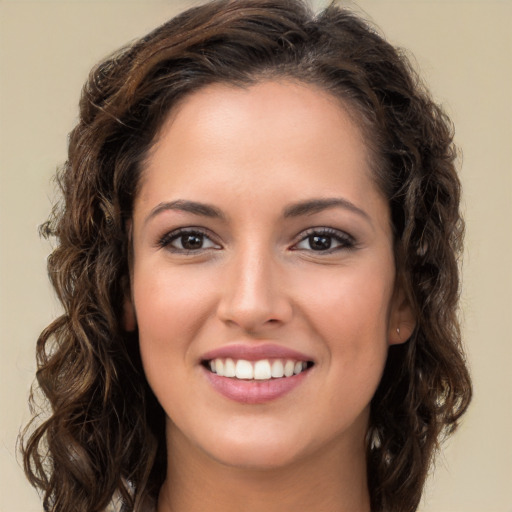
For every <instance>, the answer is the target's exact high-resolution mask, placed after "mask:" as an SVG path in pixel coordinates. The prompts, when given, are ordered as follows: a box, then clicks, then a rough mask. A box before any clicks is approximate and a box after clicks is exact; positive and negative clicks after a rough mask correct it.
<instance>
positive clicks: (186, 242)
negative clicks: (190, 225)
mask: <svg viewBox="0 0 512 512" xmlns="http://www.w3.org/2000/svg"><path fill="white" fill-rule="evenodd" d="M181 245H182V247H183V248H184V249H189V250H192V249H200V248H201V247H202V245H203V235H198V234H195V233H189V234H186V235H182V237H181Z"/></svg>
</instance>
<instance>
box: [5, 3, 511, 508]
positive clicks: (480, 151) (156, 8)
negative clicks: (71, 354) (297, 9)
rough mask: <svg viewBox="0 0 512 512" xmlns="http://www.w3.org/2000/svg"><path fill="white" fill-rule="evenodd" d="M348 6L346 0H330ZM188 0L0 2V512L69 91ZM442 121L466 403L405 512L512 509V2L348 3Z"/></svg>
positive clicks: (24, 392) (68, 117)
mask: <svg viewBox="0 0 512 512" xmlns="http://www.w3.org/2000/svg"><path fill="white" fill-rule="evenodd" d="M341 3H342V4H346V5H350V6H354V4H353V3H351V2H350V3H349V2H341ZM190 4H191V3H190V1H188V2H185V1H171V0H167V1H164V0H145V1H141V0H67V1H66V0H62V1H50V0H40V1H25V0H0V350H1V355H0V379H1V380H0V399H1V402H0V512H36V511H40V510H41V505H40V502H39V498H38V496H37V494H36V493H35V491H34V490H33V489H32V488H31V487H30V486H29V485H28V483H27V482H26V481H25V479H24V476H23V472H22V470H21V468H20V465H19V463H18V462H17V461H16V436H17V434H18V430H19V428H20V425H21V424H23V423H25V422H26V421H27V420H28V418H29V412H28V407H27V397H28V392H29V387H30V384H31V383H32V381H33V378H34V371H35V360H34V348H35V340H36V338H37V336H38V334H39V332H40V331H41V330H42V328H44V327H45V326H46V325H47V324H48V323H49V322H50V321H51V320H52V319H53V318H54V317H55V316H56V315H57V314H58V312H59V305H58V304H57V303H56V301H55V298H54V295H53V292H52V291H51V289H50V287H49V284H48V282H47V278H46V268H45V265H46V257H47V255H48V253H49V251H50V249H51V246H50V244H49V243H48V242H46V241H42V240H40V239H39V237H38V232H37V227H38V225H39V224H40V223H41V222H42V221H44V220H45V218H46V217H47V215H48V213H49V211H50V208H51V202H52V200H53V199H54V197H55V193H54V187H53V185H52V184H51V176H52V175H53V174H54V171H55V169H56V167H57V166H58V165H59V164H62V163H63V162H64V160H65V159H66V143H67V134H68V132H69V131H70V130H71V129H72V127H73V125H74V123H75V120H76V115H77V103H78V98H79V93H80V88H81V86H82V84H83V82H84V81H85V79H86V77H87V73H88V71H89V69H90V68H91V67H92V66H93V65H94V64H95V63H96V62H97V61H98V60H99V59H101V58H102V57H104V56H105V55H107V54H108V53H110V52H111V51H113V50H114V49H116V48H118V47H119V46H121V45H123V44H124V43H126V42H128V41H130V40H132V39H134V38H135V37H138V36H141V35H143V34H145V33H146V32H147V31H149V30H150V29H152V28H153V27H155V26H156V25H158V24H160V23H162V22H164V21H165V20H167V19H168V18H169V17H170V16H171V15H173V14H175V13H176V12H178V11H179V10H181V9H182V8H183V7H184V6H185V5H190ZM356 9H358V10H360V11H363V12H365V13H366V14H367V16H368V17H369V18H370V19H372V20H373V21H374V22H375V23H376V24H377V25H378V26H379V27H380V28H381V29H382V32H383V33H384V34H385V35H386V36H387V37H388V39H389V40H390V41H391V42H392V43H394V44H398V45H399V46H403V47H405V48H407V49H408V50H410V51H411V53H412V54H413V55H414V57H415V62H416V67H417V68H418V69H419V70H420V73H421V74H422V76H423V77H424V78H425V80H426V81H427V83H428V84H429V85H430V87H431V90H432V92H433V95H434V97H435V98H436V99H437V100H438V102H440V103H442V104H443V105H444V106H445V108H446V110H447V111H448V113H449V114H450V115H451V117H452V119H453V121H454V122H455V125H456V141H457V144H458V145H459V147H460V148H461V150H462V153H463V162H462V170H461V178H462V182H463V185H464V210H465V216H466V222H467V236H466V254H465V259H464V269H463V270H464V272H463V295H462V311H461V316H462V319H463V329H464V340H465V344H466V347H467V352H468V357H469V361H470V366H471V370H472V374H473V378H474V386H475V396H474V402H473V404H472V406H471V408H470V411H469V413H468V415H467V416H466V417H465V419H464V421H463V424H462V426H461V428H460V430H459V432H458V433H457V434H456V435H455V437H454V438H452V440H450V441H449V442H448V443H447V444H446V445H445V447H444V450H443V454H442V455H441V456H440V457H439V458H438V459H437V465H436V469H435V474H434V476H433V477H432V478H431V479H430V481H429V485H428V487H427V490H426V492H425V498H424V500H423V503H422V507H421V512H512V494H511V492H510V489H511V487H512V440H511V436H512V371H511V368H512V336H511V331H512V170H511V169H512V167H511V166H512V100H511V84H512V69H511V68H512V30H511V25H512V2H511V1H507V0H502V1H490V0H480V1H479V0H445V1H441V0H439V1H436V0H424V1H419V0H401V1H400V0H395V1H390V0H361V1H360V2H358V7H356Z"/></svg>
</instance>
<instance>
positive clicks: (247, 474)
mask: <svg viewBox="0 0 512 512" xmlns="http://www.w3.org/2000/svg"><path fill="white" fill-rule="evenodd" d="M168 437H169V436H168ZM357 444H358V446H354V443H347V445H349V446H346V447H345V448H343V447H340V446H339V445H338V446H327V447H325V449H324V450H323V451H322V453H315V454H314V455H313V456H309V457H304V458H303V459H301V460H298V461H293V462H291V463H289V464H288V465H286V466H283V467H278V468H264V469H262V468H240V467H238V466H237V467H233V466H228V465H226V464H223V463H222V462H220V461H217V460H215V459H213V458H211V457H210V456H209V455H208V454H206V453H204V452H203V451H201V450H200V449H198V448H197V447H191V446H190V444H188V441H187V440H186V439H185V438H184V437H183V436H176V435H175V436H172V437H171V438H170V439H168V445H169V446H168V453H172V457H169V460H168V473H167V479H166V481H165V482H164V485H163V486H162V489H161V492H160V497H159V501H158V512H204V511H208V512H220V511H222V512H239V511H240V510H244V512H278V511H279V512H287V511H296V510H307V511H308V512H325V511H326V510H329V511H336V512H348V511H350V512H369V511H370V504H369V493H368V487H367V480H366V462H365V449H364V441H363V440H361V443H357Z"/></svg>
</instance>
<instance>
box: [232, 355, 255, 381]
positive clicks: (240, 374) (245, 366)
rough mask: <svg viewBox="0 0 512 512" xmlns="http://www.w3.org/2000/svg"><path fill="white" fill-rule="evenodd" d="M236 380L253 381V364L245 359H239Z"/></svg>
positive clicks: (236, 367)
mask: <svg viewBox="0 0 512 512" xmlns="http://www.w3.org/2000/svg"><path fill="white" fill-rule="evenodd" d="M235 372H236V378H237V379H253V378H254V370H253V367H252V364H251V363H250V362H249V361H245V359H239V360H238V361H237V362H236V366H235Z"/></svg>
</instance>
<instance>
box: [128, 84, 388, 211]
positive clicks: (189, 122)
mask: <svg viewBox="0 0 512 512" xmlns="http://www.w3.org/2000/svg"><path fill="white" fill-rule="evenodd" d="M333 194H334V195H343V196H344V197H346V198H347V199H348V200H349V201H351V202H353V203H356V204H357V203H360V204H362V205H363V204H365V203H367V202H368V201H374V200H376V199H379V197H378V196H380V192H379V190H378V187H377V186H376V185H375V183H374V179H373V176H372V172H371V170H370V163H369V151H368V150H367V145H366V144H365V140H364V137H363V134H362V131H361V130H360V128H359V125H358V123H357V122H356V121H355V115H354V114H353V113H352V112H351V111H350V110H349V109H348V108H346V107H345V106H344V105H343V104H342V102H341V101H340V100H338V99H337V98H335V97H334V96H332V95H331V94H329V93H327V92H325V91H324V90H322V89H320V88H318V87H316V86H311V85H306V84H303V83H296V82H290V81H267V82H260V83H256V84H254V85H251V86H248V87H235V86H232V85H224V84H214V85H210V86H207V87H205V88H203V89H201V90H199V91H197V92H195V93H193V94H190V95H189V96H187V97H185V98H184V99H183V100H182V101H181V103H180V104H179V105H178V106H176V107H175V108H174V109H173V110H172V112H171V113H170V114H169V116H168V119H167V120H166V122H165V123H164V125H163V127H162V129H161V130H160V133H159V135H158V137H157V139H156V142H155V144H154V146H153V148H152V150H151V152H150V154H149V157H148V158H147V161H146V165H145V166H144V169H143V173H142V180H141V183H140V187H139V194H138V196H137V198H136V204H135V206H136V209H137V205H139V207H140V206H144V207H145V208H151V207H153V206H154V204H155V203H158V201H169V200H173V199H183V198H185V199H192V200H199V201H204V200H205V198H207V199H208V200H209V201H211V200H213V201H217V202H219V203H222V204H227V202H228V198H232V197H238V198H243V200H246V199H251V200H252V201H253V202H254V204H255V205H256V204H258V201H261V202H263V201H265V200H268V198H269V197H270V198H271V199H272V200H275V203H276V204H278V203H281V205H282V203H285V202H291V201H301V200H307V199H309V198H310V197H313V196H314V197H332V196H333ZM164 196H165V197H164ZM380 199H382V198H380ZM260 204H262V203H260ZM152 205H153V206H152Z"/></svg>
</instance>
